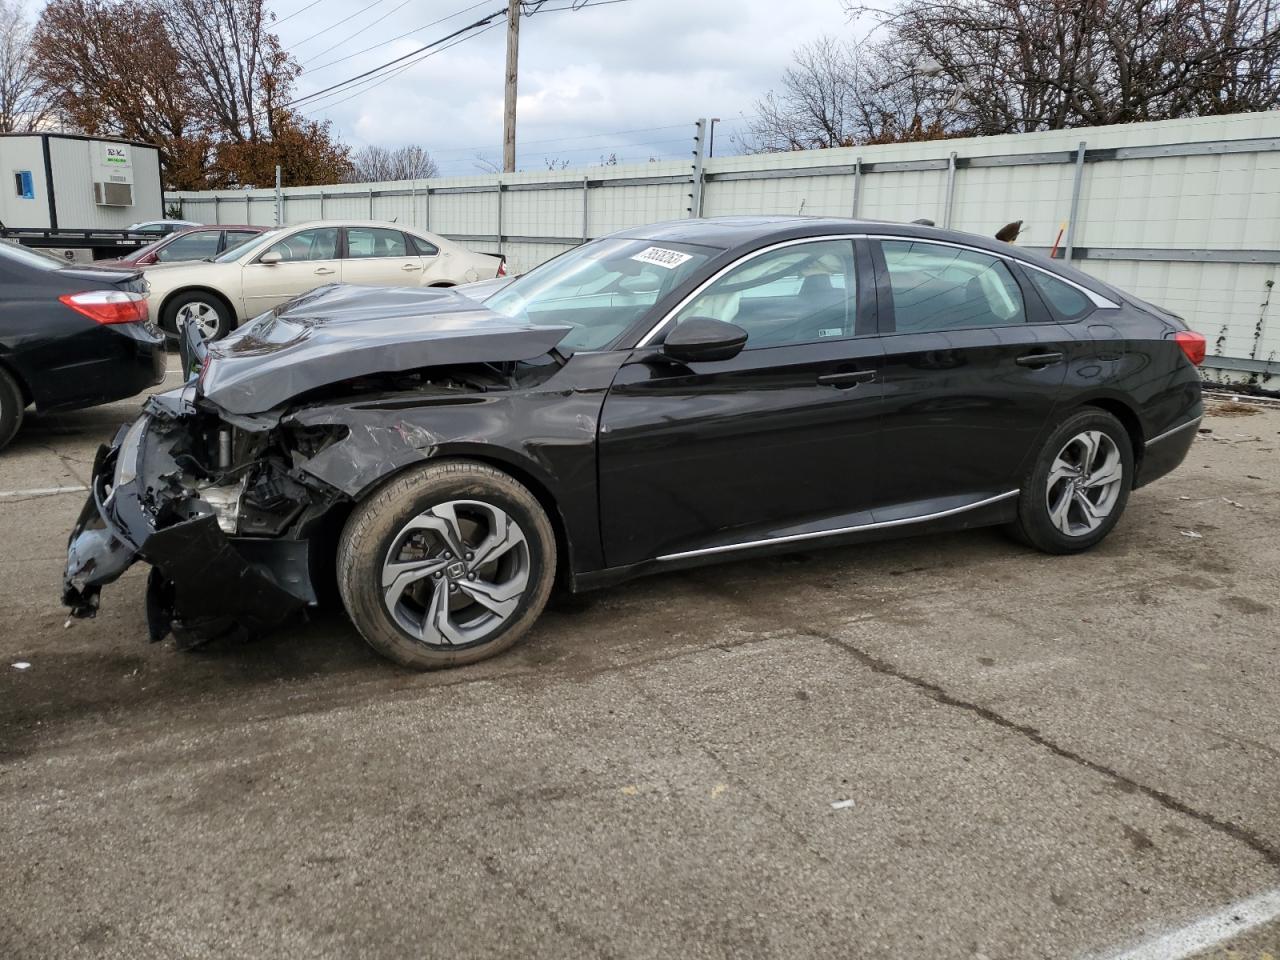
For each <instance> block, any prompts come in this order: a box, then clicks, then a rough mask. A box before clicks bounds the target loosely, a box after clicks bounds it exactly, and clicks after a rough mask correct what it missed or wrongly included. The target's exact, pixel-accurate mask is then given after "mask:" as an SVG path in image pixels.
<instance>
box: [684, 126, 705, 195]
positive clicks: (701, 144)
mask: <svg viewBox="0 0 1280 960" xmlns="http://www.w3.org/2000/svg"><path fill="white" fill-rule="evenodd" d="M694 126H696V127H697V130H698V132H697V133H696V134H695V135H694V137H693V147H694V149H693V192H692V193H690V194H689V206H688V208H687V209H688V212H689V216H691V217H701V216H702V161H703V154H704V153H705V150H706V142H707V137H706V133H707V121H706V119H705V118H704V119H701V120H699V121H698V122H697V123H696V124H694Z"/></svg>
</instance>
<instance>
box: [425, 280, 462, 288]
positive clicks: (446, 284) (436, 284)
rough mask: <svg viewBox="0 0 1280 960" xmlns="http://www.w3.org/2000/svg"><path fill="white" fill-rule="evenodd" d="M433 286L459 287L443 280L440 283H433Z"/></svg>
mask: <svg viewBox="0 0 1280 960" xmlns="http://www.w3.org/2000/svg"><path fill="white" fill-rule="evenodd" d="M431 286H433V287H453V286H457V284H453V283H450V282H449V281H448V280H441V281H440V282H439V283H433V284H431Z"/></svg>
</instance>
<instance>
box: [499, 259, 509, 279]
mask: <svg viewBox="0 0 1280 960" xmlns="http://www.w3.org/2000/svg"><path fill="white" fill-rule="evenodd" d="M506 275H507V261H505V260H499V261H498V276H500V277H505V276H506Z"/></svg>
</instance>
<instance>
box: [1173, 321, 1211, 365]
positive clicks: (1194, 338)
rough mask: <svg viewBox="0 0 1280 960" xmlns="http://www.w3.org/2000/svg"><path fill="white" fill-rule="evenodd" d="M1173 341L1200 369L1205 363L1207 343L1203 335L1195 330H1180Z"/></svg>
mask: <svg viewBox="0 0 1280 960" xmlns="http://www.w3.org/2000/svg"><path fill="white" fill-rule="evenodd" d="M1173 339H1174V341H1175V342H1176V343H1177V344H1178V346H1179V347H1181V348H1182V352H1183V353H1185V354H1186V355H1187V359H1188V360H1190V361H1191V362H1192V363H1193V364H1195V365H1196V366H1197V367H1198V366H1200V364H1202V363H1204V350H1205V341H1204V337H1203V336H1202V335H1200V334H1198V333H1196V332H1195V331H1194V330H1179V331H1178V332H1177V333H1175V334H1174V335H1173Z"/></svg>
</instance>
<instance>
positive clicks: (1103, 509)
mask: <svg viewBox="0 0 1280 960" xmlns="http://www.w3.org/2000/svg"><path fill="white" fill-rule="evenodd" d="M1133 470H1134V464H1133V444H1132V441H1131V439H1130V437H1129V434H1128V432H1127V431H1126V430H1125V428H1124V426H1123V425H1122V424H1121V423H1120V421H1119V420H1117V419H1116V418H1115V417H1113V416H1112V415H1111V414H1109V413H1107V412H1106V411H1105V410H1099V409H1096V408H1089V409H1085V410H1081V411H1079V412H1077V413H1075V414H1072V415H1071V416H1070V417H1068V418H1067V419H1066V420H1065V421H1063V422H1062V423H1061V424H1060V425H1059V426H1058V428H1057V429H1056V430H1054V431H1053V433H1052V434H1050V436H1049V439H1048V440H1046V441H1045V444H1044V447H1043V448H1042V450H1041V451H1040V455H1039V456H1038V457H1037V458H1036V462H1035V464H1034V466H1032V468H1031V472H1030V473H1029V474H1028V475H1027V477H1026V480H1025V481H1024V483H1023V485H1022V492H1021V494H1020V495H1019V497H1018V518H1017V520H1016V521H1014V524H1013V528H1012V532H1013V533H1014V535H1015V536H1016V537H1017V538H1018V539H1020V540H1022V541H1023V542H1024V543H1027V544H1030V545H1031V546H1033V547H1036V548H1037V549H1039V550H1043V551H1044V552H1045V553H1057V554H1065V553H1079V552H1080V551H1082V550H1088V549H1089V548H1090V547H1092V546H1095V545H1096V544H1097V543H1099V542H1100V541H1101V540H1102V539H1103V538H1104V537H1106V535H1107V534H1109V533H1110V532H1111V530H1112V528H1113V527H1115V525H1116V524H1117V523H1118V522H1119V520H1120V515H1121V514H1122V513H1123V512H1124V508H1125V504H1126V503H1128V500H1129V491H1130V490H1132V489H1133Z"/></svg>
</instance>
